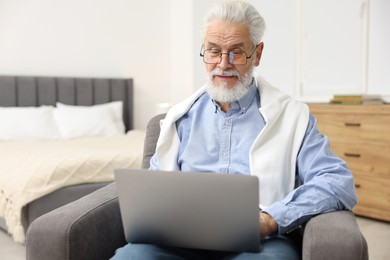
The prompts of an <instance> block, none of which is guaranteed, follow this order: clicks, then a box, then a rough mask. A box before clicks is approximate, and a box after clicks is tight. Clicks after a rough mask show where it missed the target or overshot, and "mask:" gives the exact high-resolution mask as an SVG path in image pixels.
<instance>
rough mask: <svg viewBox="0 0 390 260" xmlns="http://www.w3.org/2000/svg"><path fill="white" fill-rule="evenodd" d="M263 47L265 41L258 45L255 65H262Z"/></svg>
mask: <svg viewBox="0 0 390 260" xmlns="http://www.w3.org/2000/svg"><path fill="white" fill-rule="evenodd" d="M263 48H264V42H260V43H259V45H258V46H257V50H256V62H255V66H259V65H260V60H261V54H262V53H263Z"/></svg>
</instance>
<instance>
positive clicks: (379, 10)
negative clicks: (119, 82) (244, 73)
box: [0, 0, 390, 129]
mask: <svg viewBox="0 0 390 260" xmlns="http://www.w3.org/2000/svg"><path fill="white" fill-rule="evenodd" d="M218 1H219V0H168V1H167V0H165V1H161V0H142V1H140V0H0V74H1V75H35V76H36V75H42V76H80V77H131V78H133V79H134V85H135V127H136V128H141V129H142V128H145V126H146V123H147V121H148V120H149V119H150V117H151V116H153V115H154V114H155V113H156V107H155V105H156V103H160V102H173V103H176V102H178V101H180V100H182V99H184V98H185V97H187V96H188V95H190V94H191V93H192V92H193V91H194V90H195V89H197V88H199V87H200V86H201V85H202V84H203V83H204V79H205V73H204V65H203V63H202V60H201V58H200V57H199V49H200V46H201V34H200V29H201V25H202V20H203V16H204V14H205V12H206V10H207V8H208V6H209V5H210V4H212V3H215V2H218ZM248 1H249V2H251V3H252V4H253V5H255V6H256V7H257V8H258V10H259V11H260V12H261V13H262V15H263V16H264V18H265V19H266V23H267V30H266V32H265V37H264V42H265V48H264V53H263V57H262V62H261V65H260V67H259V68H258V69H257V70H256V73H258V74H261V75H263V76H265V77H266V79H267V80H268V81H270V82H271V83H272V84H274V85H275V86H277V87H279V88H280V89H282V90H284V91H285V92H287V93H289V94H290V95H293V96H296V97H299V93H297V89H298V88H297V84H298V82H299V81H298V73H299V71H298V69H297V64H299V63H298V62H299V60H300V59H301V58H300V56H299V55H300V53H299V48H298V47H299V39H298V38H299V37H298V36H299V33H300V32H299V30H298V28H299V25H300V22H301V21H300V19H299V16H300V12H299V8H300V6H301V3H302V1H304V0H272V1H269V0H248ZM369 2H370V7H371V9H370V10H371V12H375V13H373V14H371V13H370V17H371V18H372V22H371V23H370V28H371V30H372V31H371V35H372V36H375V37H374V39H371V38H370V41H369V53H370V54H371V56H370V57H369V62H370V63H369V64H372V66H369V67H368V72H369V74H368V75H369V76H371V77H368V89H367V90H368V92H370V93H373V92H376V93H384V94H387V95H389V94H390V86H389V81H388V71H389V67H390V65H389V60H390V58H389V53H390V52H389V48H388V47H387V46H388V44H387V43H389V41H390V31H389V30H387V27H386V25H387V24H388V21H389V18H388V16H387V13H388V11H390V10H389V8H390V7H389V3H390V1H388V0H369ZM336 7H337V8H340V5H337V6H336ZM385 27H386V28H385ZM329 47H330V48H337V43H335V44H334V45H332V46H324V48H329ZM329 65H330V66H331V64H329ZM386 80H387V81H386ZM0 94H1V93H0Z"/></svg>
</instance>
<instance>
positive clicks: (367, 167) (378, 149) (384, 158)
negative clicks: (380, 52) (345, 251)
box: [309, 104, 390, 221]
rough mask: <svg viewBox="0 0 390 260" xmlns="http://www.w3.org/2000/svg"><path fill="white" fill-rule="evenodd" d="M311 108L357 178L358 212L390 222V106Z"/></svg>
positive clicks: (334, 149) (356, 208)
mask: <svg viewBox="0 0 390 260" xmlns="http://www.w3.org/2000/svg"><path fill="white" fill-rule="evenodd" d="M309 106H310V111H311V112H312V113H313V115H314V116H315V117H316V118H317V120H318V128H319V130H320V132H321V133H322V134H324V135H327V136H328V137H329V139H330V146H331V149H332V151H333V152H334V153H336V154H337V155H339V156H340V157H341V158H343V159H344V160H345V161H346V162H347V164H348V167H349V168H350V170H351V172H352V174H353V176H354V178H355V185H356V190H357V195H358V204H357V206H356V207H355V208H354V209H353V211H354V213H355V214H356V215H361V216H366V217H371V218H375V219H381V220H385V221H390V105H331V104H309Z"/></svg>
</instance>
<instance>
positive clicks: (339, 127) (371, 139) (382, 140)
mask: <svg viewBox="0 0 390 260" xmlns="http://www.w3.org/2000/svg"><path fill="white" fill-rule="evenodd" d="M315 116H316V117H317V120H318V128H319V130H320V132H321V133H322V134H324V135H327V136H328V137H329V138H330V139H331V140H332V141H337V142H347V143H370V144H375V145H390V134H389V127H390V116H376V115H358V114H353V115H347V114H339V115H337V114H317V115H315Z"/></svg>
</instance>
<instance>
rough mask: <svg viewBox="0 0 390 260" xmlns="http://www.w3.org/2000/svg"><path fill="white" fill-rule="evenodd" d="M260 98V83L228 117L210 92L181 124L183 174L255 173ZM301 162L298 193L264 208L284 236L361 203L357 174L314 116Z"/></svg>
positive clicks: (153, 165)
mask: <svg viewBox="0 0 390 260" xmlns="http://www.w3.org/2000/svg"><path fill="white" fill-rule="evenodd" d="M259 95H260V94H259V91H258V88H257V86H256V83H255V82H254V83H253V84H252V85H251V86H250V90H249V92H248V93H247V95H246V96H244V97H243V98H242V99H241V100H239V101H237V102H234V103H233V104H232V108H231V109H230V110H229V111H227V112H226V113H224V112H223V111H222V110H221V109H220V107H219V106H218V104H217V103H216V102H214V101H213V100H212V99H211V98H210V96H209V95H208V94H207V93H204V94H203V95H202V96H200V97H199V99H198V100H197V101H196V102H195V103H194V105H193V106H192V107H191V109H190V110H189V111H188V112H187V114H185V115H184V116H183V117H182V118H180V119H179V120H178V121H177V122H176V127H177V132H178V135H179V139H180V147H179V153H178V158H177V160H178V164H179V166H180V169H181V170H182V171H195V172H196V171H198V172H199V171H205V172H215V173H227V174H237V173H240V174H250V166H249V151H250V148H251V146H252V144H253V143H254V141H255V139H256V137H257V136H258V134H259V133H260V131H261V130H262V129H263V127H264V125H265V122H264V120H263V118H262V116H261V114H260V112H259V107H260V106H261V104H260V96H259ZM280 149H283V148H280ZM281 163H282V162H281ZM296 163H297V166H296V169H297V174H296V181H295V187H296V189H295V190H294V191H293V192H291V193H290V194H288V196H286V198H284V199H283V200H282V201H279V202H276V203H274V204H272V205H271V206H270V207H268V208H266V209H264V211H266V212H268V213H269V214H270V215H271V216H272V217H273V218H274V219H275V220H276V222H277V223H278V226H279V233H280V234H283V233H285V232H288V231H290V230H292V229H294V228H295V227H297V226H298V225H300V224H303V223H305V222H306V221H307V220H308V219H309V218H310V217H311V216H313V215H317V214H319V213H324V212H329V211H334V210H338V209H344V208H346V209H351V208H352V207H353V206H354V205H355V204H356V193H355V188H354V183H353V178H352V175H351V173H350V171H349V170H348V168H347V166H346V164H345V162H344V161H343V160H341V159H340V158H339V157H337V156H336V155H334V154H333V153H332V152H331V151H330V150H329V140H328V138H327V137H325V136H323V135H321V134H320V133H319V131H318V129H317V127H316V119H315V118H314V116H313V115H310V118H309V123H308V127H307V130H306V133H305V137H304V140H303V143H302V146H301V148H300V151H299V154H298V157H297V161H296ZM150 168H151V169H158V162H157V158H156V156H153V157H152V159H151V167H150ZM302 184H304V185H302Z"/></svg>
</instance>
